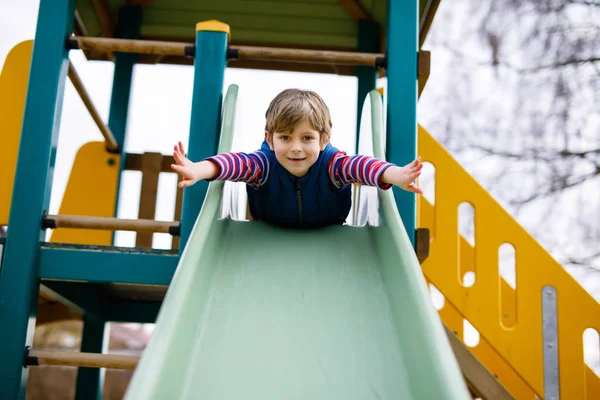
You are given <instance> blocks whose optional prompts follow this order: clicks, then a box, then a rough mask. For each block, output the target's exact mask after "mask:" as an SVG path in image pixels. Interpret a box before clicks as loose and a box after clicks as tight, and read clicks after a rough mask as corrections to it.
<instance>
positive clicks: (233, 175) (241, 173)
mask: <svg viewBox="0 0 600 400" xmlns="http://www.w3.org/2000/svg"><path fill="white" fill-rule="evenodd" d="M206 160H207V161H211V162H213V163H214V164H215V165H217V167H219V172H218V175H217V177H216V178H214V179H215V180H220V181H232V182H245V183H246V184H248V185H250V186H252V187H255V188H258V187H260V186H262V185H263V184H264V183H265V182H266V181H267V178H268V177H269V160H268V159H267V156H266V155H265V154H264V153H263V152H261V151H256V152H254V153H223V154H219V155H216V156H214V157H209V158H207V159H206Z"/></svg>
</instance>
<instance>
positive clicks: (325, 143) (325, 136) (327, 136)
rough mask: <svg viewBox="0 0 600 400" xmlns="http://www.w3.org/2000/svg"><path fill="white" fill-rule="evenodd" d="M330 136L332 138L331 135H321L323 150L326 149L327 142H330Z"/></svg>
mask: <svg viewBox="0 0 600 400" xmlns="http://www.w3.org/2000/svg"><path fill="white" fill-rule="evenodd" d="M329 138H330V137H329V135H322V136H321V151H323V150H325V147H326V146H327V143H329Z"/></svg>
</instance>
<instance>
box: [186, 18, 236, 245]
mask: <svg viewBox="0 0 600 400" xmlns="http://www.w3.org/2000/svg"><path fill="white" fill-rule="evenodd" d="M228 37H229V26H227V25H226V24H222V23H215V22H206V23H203V22H201V23H199V24H198V25H197V26H196V56H195V60H194V89H193V97H192V116H191V122H190V136H189V144H188V148H189V150H188V157H189V158H190V159H191V160H192V161H199V160H202V159H204V158H206V157H210V156H212V155H214V154H215V153H216V151H217V148H218V145H219V134H220V130H221V108H222V102H223V77H224V74H225V67H226V57H227V41H228ZM207 190H208V183H207V182H206V181H201V182H198V183H196V184H195V185H194V186H192V187H189V188H186V189H185V190H184V194H183V210H182V214H181V238H180V242H179V243H180V244H179V252H180V254H181V252H182V251H183V249H184V248H185V245H186V243H187V239H188V237H189V235H190V233H191V231H192V227H193V226H194V222H195V221H196V218H197V217H198V213H199V212H200V209H201V208H202V203H203V202H204V197H205V196H206V191H207Z"/></svg>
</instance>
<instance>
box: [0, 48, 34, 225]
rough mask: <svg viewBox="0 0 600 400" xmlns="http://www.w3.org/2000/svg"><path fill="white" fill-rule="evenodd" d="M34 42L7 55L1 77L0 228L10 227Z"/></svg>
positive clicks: (14, 49)
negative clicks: (1, 226) (11, 206)
mask: <svg viewBox="0 0 600 400" xmlns="http://www.w3.org/2000/svg"><path fill="white" fill-rule="evenodd" d="M32 51H33V40H27V41H25V42H21V43H19V44H18V45H16V46H15V47H13V49H12V50H11V51H10V52H9V53H8V56H7V57H6V61H5V62H4V68H3V69H2V74H1V75H0V132H1V135H0V225H8V216H9V214H10V202H11V199H12V192H13V184H14V181H15V170H16V168H17V156H18V153H19V141H20V139H21V127H22V125H23V113H24V111H25V97H26V95H27V82H28V80H29V67H30V65H31V52H32Z"/></svg>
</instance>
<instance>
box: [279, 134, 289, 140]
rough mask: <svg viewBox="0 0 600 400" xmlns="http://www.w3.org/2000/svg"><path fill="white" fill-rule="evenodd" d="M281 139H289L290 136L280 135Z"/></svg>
mask: <svg viewBox="0 0 600 400" xmlns="http://www.w3.org/2000/svg"><path fill="white" fill-rule="evenodd" d="M279 138H280V139H281V140H289V138H290V137H289V136H286V135H283V136H280V137H279Z"/></svg>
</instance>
